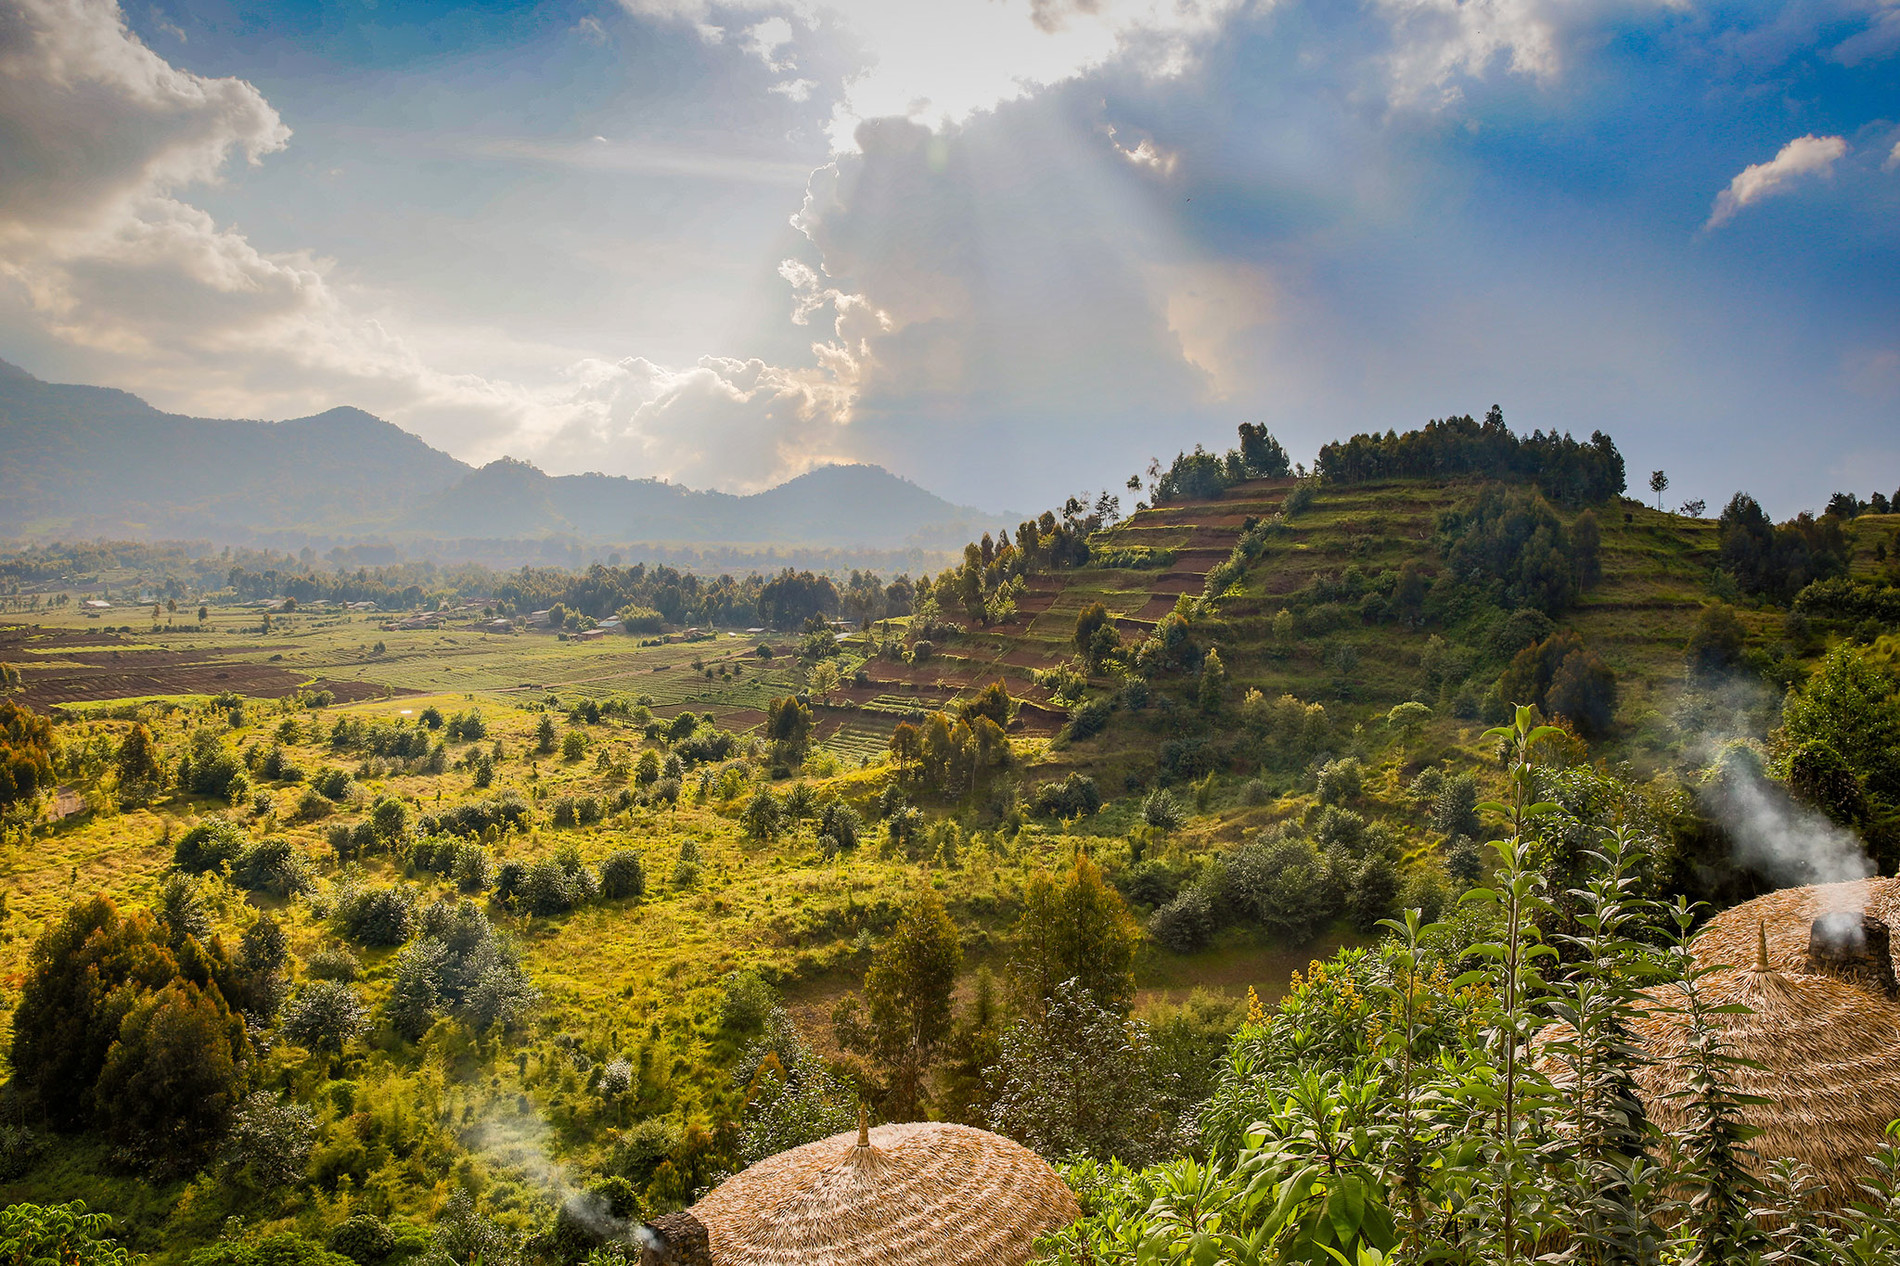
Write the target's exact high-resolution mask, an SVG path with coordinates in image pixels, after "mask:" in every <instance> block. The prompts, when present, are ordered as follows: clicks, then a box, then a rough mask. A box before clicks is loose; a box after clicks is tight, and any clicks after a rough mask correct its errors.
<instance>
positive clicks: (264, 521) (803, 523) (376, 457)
mask: <svg viewBox="0 0 1900 1266" xmlns="http://www.w3.org/2000/svg"><path fill="white" fill-rule="evenodd" d="M990 518H991V516H988V515H985V514H982V513H980V512H978V511H976V510H972V509H970V508H968V507H965V506H957V505H953V504H951V503H950V502H948V501H945V500H944V499H943V498H941V497H938V496H936V495H934V494H933V493H930V492H928V491H926V490H924V489H922V488H920V487H918V486H917V485H916V484H913V483H911V482H909V481H908V480H905V479H900V478H899V477H897V476H896V475H893V474H891V473H890V472H889V471H886V470H884V469H882V468H880V467H876V466H833V467H826V468H823V469H820V470H815V471H811V472H809V473H807V474H805V475H802V476H800V477H799V478H797V479H794V480H791V481H790V482H788V483H786V484H783V485H781V486H779V487H777V488H772V489H769V490H767V491H765V492H762V493H757V494H754V495H752V496H745V497H740V496H732V495H730V494H726V493H719V492H698V491H694V490H692V489H688V488H684V487H680V486H678V485H674V484H666V483H661V482H658V481H656V480H639V479H626V478H621V477H618V476H610V475H598V474H589V475H549V474H546V473H544V472H542V471H540V470H538V469H536V468H535V467H533V466H531V465H529V464H527V463H526V462H520V461H514V460H512V459H507V458H504V459H502V460H500V461H496V462H492V463H490V464H489V465H487V466H485V467H482V468H481V469H479V470H478V469H475V468H474V467H471V466H469V465H467V464H465V463H463V462H460V461H458V460H456V459H455V458H453V457H451V456H449V455H448V454H447V453H443V452H440V451H438V450H436V449H433V448H431V447H429V446H428V445H427V444H425V443H424V442H423V441H422V440H420V439H418V438H417V437H416V436H414V435H411V434H409V433H408V432H406V431H404V430H402V428H400V427H398V426H395V425H394V424H392V423H389V422H385V421H383V420H382V419H380V418H377V417H375V416H373V415H371V414H368V413H365V412H363V411H362V410H360V409H352V408H337V409H331V410H329V411H327V412H325V413H320V414H317V415H316V416H314V417H308V418H297V419H294V420H292V421H287V422H255V421H241V420H232V419H222V418H192V417H185V416H182V415H179V414H175V413H165V412H162V411H160V410H158V409H155V408H153V407H152V406H151V405H149V404H147V403H146V402H145V401H143V400H141V399H139V398H138V397H137V396H134V395H131V394H129V393H127V392H123V391H117V390H113V389H110V388H104V387H86V386H71V385H59V384H53V383H47V382H42V381H40V380H39V379H37V378H35V377H33V376H32V375H31V374H29V373H27V372H26V371H24V370H21V369H19V368H17V367H15V366H13V365H9V364H7V363H6V362H4V361H0V536H8V537H32V538H46V537H54V536H67V537H71V536H75V535H101V536H114V537H130V538H138V539H152V538H156V537H183V536H191V537H210V538H212V539H215V540H221V541H226V542H232V543H239V544H242V543H251V542H255V541H281V540H282V539H283V538H284V537H285V536H287V535H302V536H307V537H310V538H313V539H314V540H316V541H318V542H321V541H323V540H325V539H328V540H330V541H332V542H334V543H343V542H347V541H350V540H356V539H362V538H364V537H372V536H373V537H388V538H392V539H396V540H401V539H405V538H408V539H418V538H428V539H439V538H444V537H465V538H471V539H482V540H489V541H493V540H499V539H533V538H537V537H544V536H550V535H556V534H560V535H569V536H577V537H580V538H583V539H585V540H590V541H595V542H598V543H601V544H603V545H606V544H615V545H634V544H640V543H692V544H734V545H750V544H773V545H787V544H790V545H806V546H813V547H823V548H865V547H875V548H880V549H888V548H892V547H914V548H921V549H929V550H942V549H957V548H960V547H961V545H962V543H963V542H964V541H966V540H969V539H970V538H971V537H973V536H975V535H977V534H979V533H980V532H982V531H983V530H984V529H985V527H987V526H991V523H990Z"/></svg>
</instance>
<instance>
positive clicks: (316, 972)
mask: <svg viewBox="0 0 1900 1266" xmlns="http://www.w3.org/2000/svg"><path fill="white" fill-rule="evenodd" d="M304 974H305V975H307V976H309V977H310V979H312V980H340V981H342V982H343V983H345V984H348V983H350V982H351V981H353V980H355V979H356V978H357V977H358V976H360V975H362V974H363V965H362V964H361V963H359V962H357V961H356V955H354V954H352V953H350V951H349V950H347V949H345V948H343V947H342V946H340V945H339V946H336V947H334V948H331V947H327V946H326V947H325V948H323V949H320V950H318V951H316V952H315V953H314V954H312V955H311V956H310V957H309V958H307V959H305V960H304Z"/></svg>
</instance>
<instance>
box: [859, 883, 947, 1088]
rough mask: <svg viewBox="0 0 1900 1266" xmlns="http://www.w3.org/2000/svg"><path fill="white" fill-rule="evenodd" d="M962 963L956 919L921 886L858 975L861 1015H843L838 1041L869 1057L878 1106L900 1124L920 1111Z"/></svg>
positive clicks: (931, 891)
mask: <svg viewBox="0 0 1900 1266" xmlns="http://www.w3.org/2000/svg"><path fill="white" fill-rule="evenodd" d="M962 965H963V947H962V944H961V943H960V942H959V940H958V938H957V926H956V924H955V923H953V922H951V920H950V916H949V914H948V913H947V912H946V911H945V910H944V907H943V899H942V898H941V897H939V896H938V895H937V894H936V892H935V891H934V890H932V889H928V888H926V889H923V890H922V891H920V892H918V893H917V894H916V895H914V896H913V897H911V898H910V900H909V901H908V902H906V903H905V908H904V912H903V914H902V916H901V917H900V918H899V919H898V923H897V927H896V928H895V929H893V930H892V932H891V935H890V936H889V937H888V938H886V940H885V941H884V943H883V944H882V945H880V946H879V947H878V949H877V952H876V953H875V954H874V955H873V956H872V958H871V966H870V968H869V969H868V970H867V971H866V972H865V973H864V1008H863V1010H864V1012H865V1015H864V1016H863V1018H862V1019H860V1018H858V1016H857V1015H856V1009H855V1008H854V1007H847V1008H845V1009H844V1011H843V1013H842V1022H841V1023H840V1024H839V1026H838V1027H839V1029H840V1038H841V1040H843V1041H844V1043H845V1045H847V1046H849V1047H850V1048H851V1049H854V1050H857V1051H859V1052H861V1053H862V1054H865V1055H867V1056H869V1057H870V1058H871V1059H873V1060H874V1061H876V1063H877V1065H878V1068H879V1071H880V1072H881V1074H882V1075H883V1079H884V1085H885V1095H884V1099H885V1103H884V1107H885V1110H886V1111H887V1112H888V1113H889V1114H890V1115H891V1116H892V1117H894V1118H895V1119H897V1120H899V1121H910V1120H916V1119H918V1118H919V1117H920V1116H921V1115H922V1111H923V1106H924V1095H925V1086H926V1083H927V1081H928V1078H929V1074H930V1065H931V1060H932V1057H933V1056H934V1054H935V1052H936V1049H937V1047H938V1045H939V1044H940V1043H941V1042H942V1041H943V1039H944V1037H945V1036H946V1035H947V1034H948V1033H949V1031H950V1019H951V1006H950V999H951V994H952V992H953V991H954V990H955V989H956V984H957V972H958V971H959V970H960V969H961V968H962ZM847 1039H848V1040H847Z"/></svg>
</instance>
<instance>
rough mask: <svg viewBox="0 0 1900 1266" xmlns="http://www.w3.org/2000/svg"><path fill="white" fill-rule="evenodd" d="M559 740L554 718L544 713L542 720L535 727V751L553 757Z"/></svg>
mask: <svg viewBox="0 0 1900 1266" xmlns="http://www.w3.org/2000/svg"><path fill="white" fill-rule="evenodd" d="M558 739H559V736H558V735H557V733H556V732H555V729H554V718H553V717H551V716H549V715H548V714H547V713H545V712H543V713H542V714H541V720H540V721H539V722H537V723H536V724H535V727H534V750H535V751H537V752H539V753H541V755H543V756H551V755H553V753H554V745H555V743H556V742H557V741H558Z"/></svg>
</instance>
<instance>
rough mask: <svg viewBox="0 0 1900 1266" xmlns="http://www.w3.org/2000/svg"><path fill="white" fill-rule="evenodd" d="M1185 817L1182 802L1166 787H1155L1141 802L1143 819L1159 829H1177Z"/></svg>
mask: <svg viewBox="0 0 1900 1266" xmlns="http://www.w3.org/2000/svg"><path fill="white" fill-rule="evenodd" d="M1185 818H1186V815H1185V814H1184V813H1183V811H1182V809H1181V802H1180V801H1179V800H1177V799H1175V797H1174V794H1173V793H1172V792H1170V791H1168V790H1167V789H1166V788H1164V787H1157V788H1155V789H1154V790H1153V791H1151V792H1149V793H1148V798H1147V799H1145V800H1143V801H1142V802H1141V820H1142V821H1143V822H1146V823H1147V824H1148V825H1149V826H1151V827H1153V828H1154V829H1155V830H1157V831H1173V830H1176V829H1178V828H1179V827H1180V825H1181V823H1182V822H1183V821H1184V820H1185Z"/></svg>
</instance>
